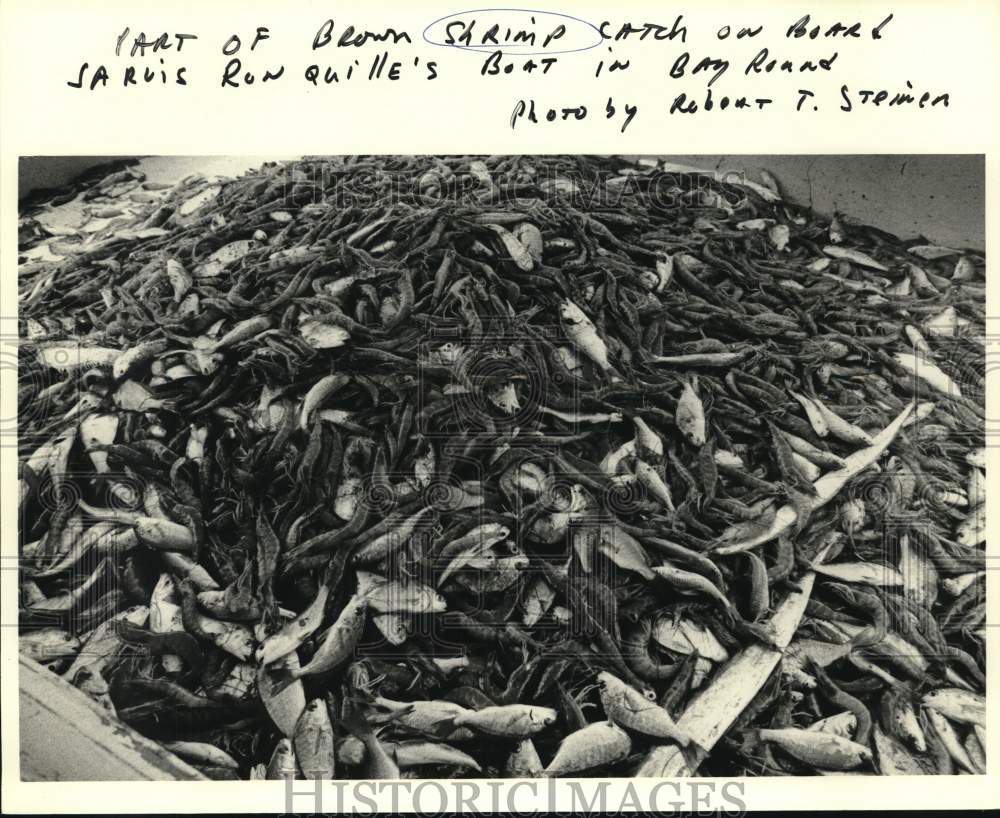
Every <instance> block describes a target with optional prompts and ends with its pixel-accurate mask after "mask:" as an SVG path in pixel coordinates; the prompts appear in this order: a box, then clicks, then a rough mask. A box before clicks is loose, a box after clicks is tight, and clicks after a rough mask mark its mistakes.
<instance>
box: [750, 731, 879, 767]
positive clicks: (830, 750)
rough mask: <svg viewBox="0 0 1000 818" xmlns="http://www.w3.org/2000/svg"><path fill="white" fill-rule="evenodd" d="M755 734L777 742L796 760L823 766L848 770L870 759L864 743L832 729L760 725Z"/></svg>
mask: <svg viewBox="0 0 1000 818" xmlns="http://www.w3.org/2000/svg"><path fill="white" fill-rule="evenodd" d="M758 736H759V737H760V739H761V740H762V741H770V742H773V743H774V744H777V745H778V746H779V747H781V749H782V750H784V751H785V752H787V753H788V754H789V755H791V756H793V757H795V758H797V759H798V760H799V761H803V762H805V763H806V764H811V765H813V766H815V767H822V768H823V769H827V770H852V769H854V768H855V767H858V766H859V765H861V764H862V763H864V762H865V761H871V760H872V753H871V750H869V749H868V748H867V747H866V746H865V745H863V744H858V743H857V742H854V741H851V740H850V739H846V738H843V737H842V736H838V735H836V734H834V733H826V732H822V731H819V730H803V729H801V728H797V727H785V728H780V729H761V730H759V731H758Z"/></svg>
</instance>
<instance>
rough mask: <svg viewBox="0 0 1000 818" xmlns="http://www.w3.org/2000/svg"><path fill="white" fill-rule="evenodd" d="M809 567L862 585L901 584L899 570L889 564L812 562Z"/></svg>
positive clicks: (890, 585)
mask: <svg viewBox="0 0 1000 818" xmlns="http://www.w3.org/2000/svg"><path fill="white" fill-rule="evenodd" d="M811 567H812V570H813V571H815V572H816V573H817V574H822V575H823V576H826V577H831V578H833V579H839V580H841V581H842V582H857V583H860V584H862V585H875V586H879V587H885V588H893V587H898V586H901V585H902V584H903V576H902V574H900V573H899V571H897V570H896V569H895V568H893V567H892V566H890V565H881V564H879V563H874V562H837V563H827V564H821V563H813V564H812V566H811Z"/></svg>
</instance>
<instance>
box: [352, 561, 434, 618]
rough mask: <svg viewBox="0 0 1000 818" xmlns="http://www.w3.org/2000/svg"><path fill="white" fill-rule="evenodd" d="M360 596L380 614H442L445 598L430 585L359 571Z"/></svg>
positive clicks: (358, 593)
mask: <svg viewBox="0 0 1000 818" xmlns="http://www.w3.org/2000/svg"><path fill="white" fill-rule="evenodd" d="M357 576H358V591H357V595H358V597H359V598H361V599H363V600H364V601H365V602H366V603H367V604H368V606H369V607H370V608H372V609H373V610H375V611H378V612H379V613H440V612H441V611H444V610H447V607H448V603H447V602H446V601H445V598H444V597H443V596H441V594H439V593H438V592H437V591H435V590H434V589H433V588H431V587H430V586H428V585H424V584H423V583H420V582H417V581H415V580H410V581H409V582H400V581H399V580H389V579H386V578H385V577H383V576H380V575H378V574H374V573H372V572H371V571H358V572H357Z"/></svg>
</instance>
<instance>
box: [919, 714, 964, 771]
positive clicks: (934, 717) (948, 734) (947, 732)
mask: <svg viewBox="0 0 1000 818" xmlns="http://www.w3.org/2000/svg"><path fill="white" fill-rule="evenodd" d="M925 712H926V713H927V720H928V722H929V723H930V725H931V727H932V728H933V730H934V732H935V733H936V734H937V737H938V739H939V740H940V741H941V743H942V744H943V745H944V748H945V749H946V750H947V751H948V755H949V756H951V759H952V761H954V762H955V763H956V764H957V765H958V766H959V767H962V768H963V769H965V770H968V771H969V772H970V773H973V774H976V772H977V771H976V766H975V764H973V763H972V759H971V758H969V754H968V752H966V750H965V747H963V746H962V741H961V739H959V737H958V733H956V732H955V728H954V727H953V726H952V724H951V722H950V721H948V719H946V718H945V717H944V716H943V715H941V713H939V712H938V711H937V710H935V709H934V708H927V709H926V711H925Z"/></svg>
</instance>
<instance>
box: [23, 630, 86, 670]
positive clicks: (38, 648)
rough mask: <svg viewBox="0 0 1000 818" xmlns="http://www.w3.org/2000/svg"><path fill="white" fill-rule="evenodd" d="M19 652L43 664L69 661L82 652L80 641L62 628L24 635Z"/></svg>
mask: <svg viewBox="0 0 1000 818" xmlns="http://www.w3.org/2000/svg"><path fill="white" fill-rule="evenodd" d="M18 652H19V653H21V654H22V655H24V656H27V657H28V658H29V659H34V660H35V661H36V662H39V663H41V664H48V663H49V662H54V661H56V660H58V659H67V658H70V657H73V656H76V654H77V653H79V652H80V640H79V639H78V638H77V637H75V636H73V635H72V634H70V633H68V632H67V631H64V630H62V628H41V629H40V630H37V631H30V632H29V633H22V634H21V635H20V637H19V638H18Z"/></svg>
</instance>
